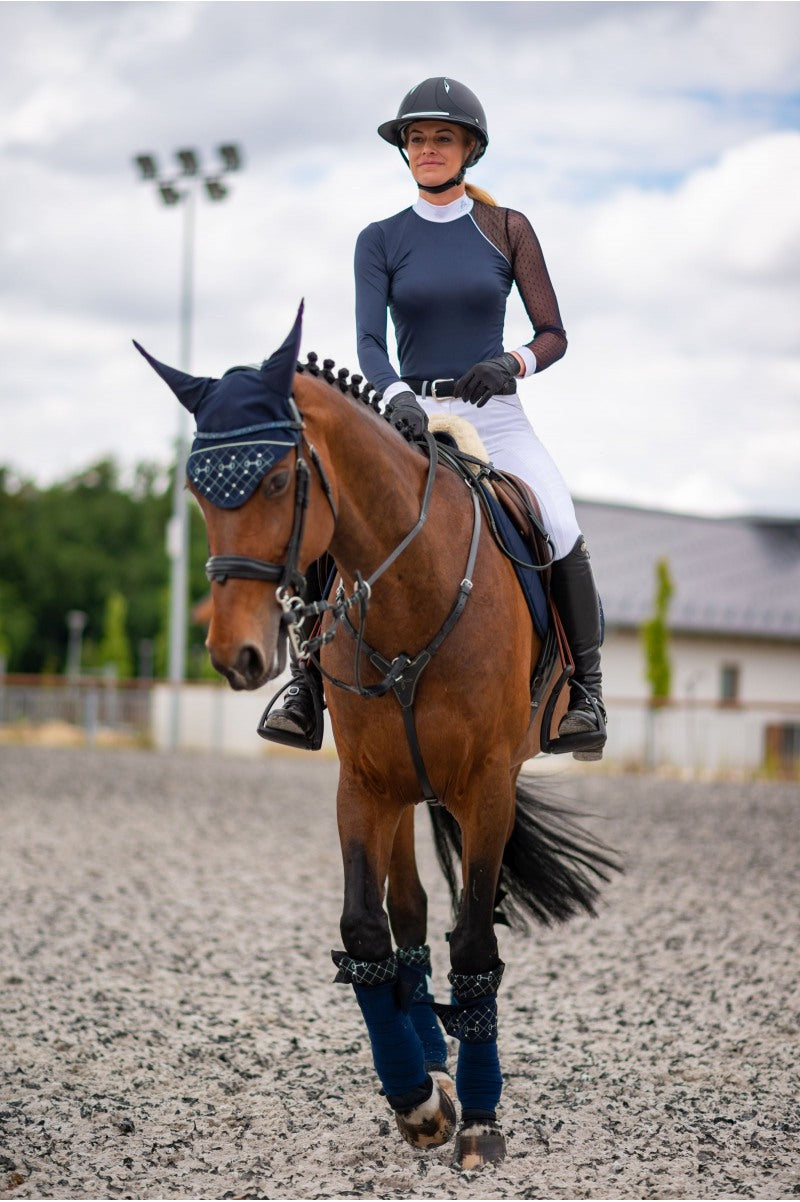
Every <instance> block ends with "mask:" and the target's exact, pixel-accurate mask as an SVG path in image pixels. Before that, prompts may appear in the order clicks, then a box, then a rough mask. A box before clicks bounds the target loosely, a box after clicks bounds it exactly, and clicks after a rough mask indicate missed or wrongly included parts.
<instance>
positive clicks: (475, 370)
mask: <svg viewBox="0 0 800 1202" xmlns="http://www.w3.org/2000/svg"><path fill="white" fill-rule="evenodd" d="M519 371H520V366H519V360H518V359H516V358H515V356H514V355H512V354H511V353H510V352H508V351H507V352H506V353H505V354H504V355H500V356H499V357H498V358H497V359H484V360H483V362H482V363H476V364H475V366H474V367H471V368H470V369H469V371H467V372H465V373H464V375H463V376H462V377H461V379H460V380H456V384H455V388H454V392H455V395H456V396H457V397H461V399H462V401H468V402H469V404H470V405H477V407H478V408H479V409H480V408H481V406H482V405H485V404H486V402H487V401H488V399H489V397H490V396H503V395H507V394H508V393H511V392H513V391H514V377H515V376H518V375H519Z"/></svg>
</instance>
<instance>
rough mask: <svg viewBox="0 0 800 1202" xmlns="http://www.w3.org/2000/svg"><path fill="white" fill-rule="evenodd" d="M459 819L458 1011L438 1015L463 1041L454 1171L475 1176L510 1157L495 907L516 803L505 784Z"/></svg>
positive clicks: (478, 793)
mask: <svg viewBox="0 0 800 1202" xmlns="http://www.w3.org/2000/svg"><path fill="white" fill-rule="evenodd" d="M470 796H471V801H470V802H468V803H467V804H466V805H465V807H464V809H463V812H461V813H459V815H458V818H459V823H460V825H461V836H462V872H463V880H464V891H463V894H462V899H461V906H460V908H459V913H458V919H457V921H456V924H455V926H454V928H453V931H452V932H451V935H450V962H451V965H452V968H451V971H450V974H449V980H450V984H451V987H452V993H453V998H452V1001H453V1004H452V1006H449V1007H446V1008H444V1007H440V1008H438V1009H439V1012H440V1014H441V1015H442V1018H443V1021H444V1026H445V1030H446V1031H447V1033H448V1034H449V1035H453V1036H455V1038H456V1039H458V1040H459V1051H458V1069H457V1072H456V1090H457V1093H458V1100H459V1102H460V1103H461V1127H460V1128H459V1131H458V1136H457V1139H456V1148H455V1163H456V1165H458V1166H459V1167H460V1168H462V1169H473V1168H477V1167H479V1166H480V1165H482V1164H487V1163H492V1162H497V1161H500V1160H502V1159H503V1158H504V1157H505V1152H506V1144H505V1138H504V1136H503V1132H502V1129H501V1128H500V1126H499V1124H498V1122H497V1106H498V1103H499V1101H500V1093H501V1091H502V1086H503V1078H502V1074H501V1072H500V1061H499V1057H498V1053H497V990H498V987H499V985H500V981H501V979H502V976H503V969H504V967H505V966H504V964H503V962H502V960H500V957H499V955H498V950H497V939H496V938H495V934H494V907H495V899H496V895H497V884H498V880H499V876H500V868H501V862H502V858H503V850H504V848H505V845H506V842H507V841H508V837H509V834H510V831H511V825H512V823H513V815H514V798H513V794H512V791H511V785H510V781H509V780H508V777H507V776H505V777H501V781H500V782H499V783H498V781H497V780H495V781H494V782H493V783H492V785H491V786H489V787H485V788H481V787H480V785H478V784H477V782H476V787H475V788H474V789H471V791H470Z"/></svg>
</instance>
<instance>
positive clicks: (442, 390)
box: [403, 380, 456, 401]
mask: <svg viewBox="0 0 800 1202" xmlns="http://www.w3.org/2000/svg"><path fill="white" fill-rule="evenodd" d="M403 383H404V384H408V387H409V388H410V389H411V391H412V392H415V393H416V394H417V396H421V397H422V398H423V400H424V399H425V398H426V397H433V399H434V400H435V401H441V400H446V398H447V397H451V396H455V395H456V394H455V387H456V382H455V380H403Z"/></svg>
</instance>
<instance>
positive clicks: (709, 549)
mask: <svg viewBox="0 0 800 1202" xmlns="http://www.w3.org/2000/svg"><path fill="white" fill-rule="evenodd" d="M575 508H576V510H577V514H578V522H579V524H580V526H581V529H582V530H583V533H584V535H585V537H586V543H587V546H588V548H589V553H590V555H591V557H592V566H593V568H594V573H595V578H596V580H597V586H598V589H599V591H600V595H601V597H602V601H603V610H604V612H605V616H606V623H607V625H608V626H609V627H618V628H625V627H635V628H638V627H639V626H641V624H642V622H643V621H645V620H646V619H647V618H649V617H650V616H651V615H652V613H653V608H654V598H655V590H656V564H657V562H658V560H660V559H665V560H666V561H667V564H668V566H669V573H670V577H671V579H672V583H673V586H674V593H673V596H672V600H671V602H670V606H669V611H668V624H669V628H670V629H671V630H672V631H674V632H681V633H690V634H712V635H728V636H736V637H743V638H770V639H781V640H788V641H792V642H795V641H797V640H800V518H765V517H754V518H748V517H741V518H706V517H693V516H690V515H686V514H677V513H665V512H661V511H659V510H653V509H636V508H633V507H630V506H626V505H606V504H601V503H598V502H593V501H577V502H576V505H575Z"/></svg>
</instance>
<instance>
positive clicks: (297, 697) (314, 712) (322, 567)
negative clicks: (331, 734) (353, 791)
mask: <svg viewBox="0 0 800 1202" xmlns="http://www.w3.org/2000/svg"><path fill="white" fill-rule="evenodd" d="M330 564H331V561H330V560H329V558H328V557H327V556H323V557H322V559H320V560H318V561H317V562H316V563H315V564H312V565H311V567H310V568H309V571H308V574H307V577H306V579H307V582H308V588H307V590H306V593H307V595H306V601H307V602H308V603H311V602H313V601H320V600H321V599H322V595H323V592H324V589H325V583H326V581H327V575H328V571H327V569H328V566H329V565H330ZM323 576H324V579H323ZM308 626H309V629H308V630H305V629H304V631H303V634H304V637H306V638H308V637H309V636H310V634H311V627H312V626H313V620H310V621H309V623H308ZM290 671H291V676H292V678H291V680H290V681H289V684H288V685H287V686H286V688H285V689H284V690H283V692H282V693H279V694H278V696H277V697H274V698H273V699H272V701H271V702H270V703H269V705H268V706H267V708H266V710H265V711H264V713H263V714H262V716H261V721H260V722H259V724H258V733H259V734H260V735H261V738H262V739H268V740H269V741H270V742H271V743H281V744H282V745H283V746H285V747H297V748H299V749H300V750H302V751H318V750H319V749H320V747H321V746H322V735H323V732H324V719H323V716H322V712H323V710H324V708H325V701H324V694H323V688H322V675H321V673H320V670H319V668H318V667H317V666H316V664H313V663H311V662H309V663H308V664H306V665H301V664H299V663H298V662H297V660H296V658H295V656H294V653H293V652H292V653H291V663H290ZM280 697H283V698H284V700H283V704H282V705H281V706H280V707H279V708H277V709H273V706H274V705H275V702H276V701H277V700H278V699H279V698H280Z"/></svg>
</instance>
